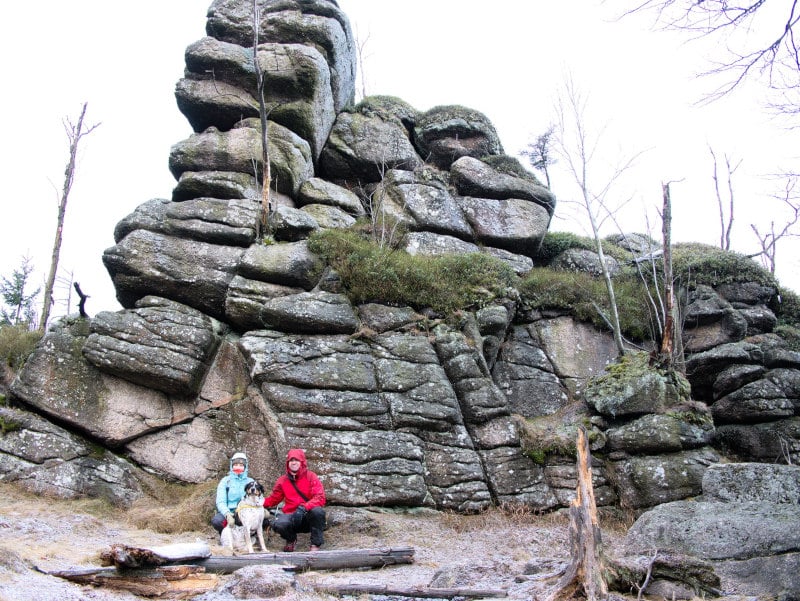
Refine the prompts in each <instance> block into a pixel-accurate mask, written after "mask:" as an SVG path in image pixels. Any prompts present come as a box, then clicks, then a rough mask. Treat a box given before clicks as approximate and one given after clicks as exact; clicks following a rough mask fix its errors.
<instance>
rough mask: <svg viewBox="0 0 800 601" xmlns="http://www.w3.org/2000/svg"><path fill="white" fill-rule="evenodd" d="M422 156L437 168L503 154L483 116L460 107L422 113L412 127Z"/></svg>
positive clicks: (446, 167)
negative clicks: (458, 160)
mask: <svg viewBox="0 0 800 601" xmlns="http://www.w3.org/2000/svg"><path fill="white" fill-rule="evenodd" d="M414 143H415V144H416V146H417V148H419V153H420V155H421V156H423V157H425V160H426V161H427V162H429V163H432V164H433V165H436V166H437V167H439V168H440V169H445V170H447V169H450V166H451V165H452V164H453V162H454V161H456V160H457V159H460V158H461V157H465V156H468V157H474V158H481V157H484V156H487V155H498V154H502V152H503V146H502V144H501V143H500V138H499V137H498V135H497V131H496V130H495V128H494V126H493V125H492V123H491V122H490V121H489V119H487V118H486V115H484V114H483V113H481V112H479V111H476V110H474V109H469V108H466V107H463V106H455V105H451V106H437V107H434V108H432V109H430V110H429V111H427V112H425V113H423V114H422V115H420V116H419V118H418V119H417V122H416V124H415V127H414Z"/></svg>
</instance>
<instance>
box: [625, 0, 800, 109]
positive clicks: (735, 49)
mask: <svg viewBox="0 0 800 601" xmlns="http://www.w3.org/2000/svg"><path fill="white" fill-rule="evenodd" d="M634 13H652V14H653V16H654V19H655V24H656V26H657V27H660V28H662V29H666V30H679V31H684V32H687V33H689V34H690V36H691V38H692V39H695V40H696V39H698V38H703V37H711V38H713V39H714V40H715V41H716V42H717V45H718V46H719V47H721V48H724V49H725V50H724V51H725V52H726V53H727V56H725V57H724V58H722V59H718V60H716V61H715V62H714V63H713V66H711V68H709V69H708V70H707V71H705V73H703V75H719V74H723V75H727V76H728V77H727V79H726V81H725V83H723V84H721V85H719V86H718V87H717V88H716V89H715V90H713V91H712V92H711V93H710V94H708V95H707V96H706V99H705V100H706V101H713V100H715V99H718V98H720V97H722V96H725V95H726V94H729V93H730V92H732V91H733V90H734V89H736V88H737V87H739V86H740V85H741V84H742V83H743V82H744V81H745V80H746V79H749V78H757V77H765V78H766V83H767V85H768V86H769V87H770V88H773V89H774V90H776V91H778V92H779V93H782V94H787V95H789V96H795V98H796V96H797V95H798V92H800V49H798V42H797V39H796V37H795V31H794V29H795V27H796V26H797V25H798V22H799V21H800V14H799V13H800V11H799V10H798V0H790V1H788V2H783V3H780V4H779V3H777V2H771V3H769V4H767V2H766V0H750V1H748V0H738V1H731V0H644V1H640V2H639V3H638V4H637V5H636V6H634V7H633V8H626V9H625V10H624V11H623V13H622V14H623V16H625V15H631V14H634ZM793 105H794V110H791V109H790V107H791V106H792V103H782V104H781V106H782V107H783V109H784V110H790V111H791V113H792V114H797V113H798V112H800V109H798V106H800V105H798V103H797V101H796V100H795V101H794V103H793Z"/></svg>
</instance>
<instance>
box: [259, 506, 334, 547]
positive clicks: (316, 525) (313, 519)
mask: <svg viewBox="0 0 800 601" xmlns="http://www.w3.org/2000/svg"><path fill="white" fill-rule="evenodd" d="M296 522H297V519H296V518H295V515H294V514H293V513H281V512H279V513H278V515H277V516H275V520H274V521H273V522H272V529H273V530H274V531H275V532H277V533H278V534H280V535H281V538H283V540H285V541H286V542H287V543H291V542H294V541H296V540H297V533H298V532H310V533H311V544H312V545H316V546H317V547H321V546H322V543H323V542H325V541H324V539H323V536H322V533H323V531H324V530H325V510H324V509H323V508H322V507H315V508H314V509H312V510H311V511H309V512H307V513H306V514H305V515H304V516H303V520H302V521H301V522H300V524H297V523H296Z"/></svg>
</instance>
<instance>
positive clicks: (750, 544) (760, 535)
mask: <svg viewBox="0 0 800 601" xmlns="http://www.w3.org/2000/svg"><path fill="white" fill-rule="evenodd" d="M798 526H800V512H798V511H797V505H792V504H788V503H764V502H738V503H720V502H708V501H702V502H698V501H675V502H673V503H665V504H663V505H660V506H658V507H655V508H653V509H651V510H650V511H648V512H646V513H645V514H643V515H642V516H641V517H640V518H639V519H638V520H636V522H635V523H634V524H633V526H631V528H630V530H628V534H627V535H626V546H628V547H629V548H632V549H637V550H641V551H646V550H648V549H659V550H660V551H667V552H675V553H684V554H687V555H692V556H694V557H698V558H700V559H711V560H727V559H739V560H742V559H750V558H753V557H761V556H770V555H779V554H781V553H787V552H793V551H794V550H795V549H797V548H798V545H799V544H800V527H798Z"/></svg>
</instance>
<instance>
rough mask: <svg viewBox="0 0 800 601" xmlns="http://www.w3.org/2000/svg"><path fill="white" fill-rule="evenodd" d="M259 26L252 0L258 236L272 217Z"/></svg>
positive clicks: (266, 232) (267, 231) (266, 231)
mask: <svg viewBox="0 0 800 601" xmlns="http://www.w3.org/2000/svg"><path fill="white" fill-rule="evenodd" d="M260 27H261V11H260V10H259V8H258V0H253V68H254V69H255V72H256V91H257V94H258V118H259V121H260V127H261V170H262V172H261V217H260V219H259V232H258V234H259V237H260V236H264V235H269V234H270V231H271V230H270V228H271V225H272V224H271V222H270V219H271V217H272V197H271V192H270V186H271V185H272V168H271V166H270V162H269V121H268V119H269V111H268V110H267V102H266V99H265V98H264V94H265V93H266V82H265V81H264V71H262V69H261V65H260V64H259V62H258V37H259V36H258V33H259V29H260Z"/></svg>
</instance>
